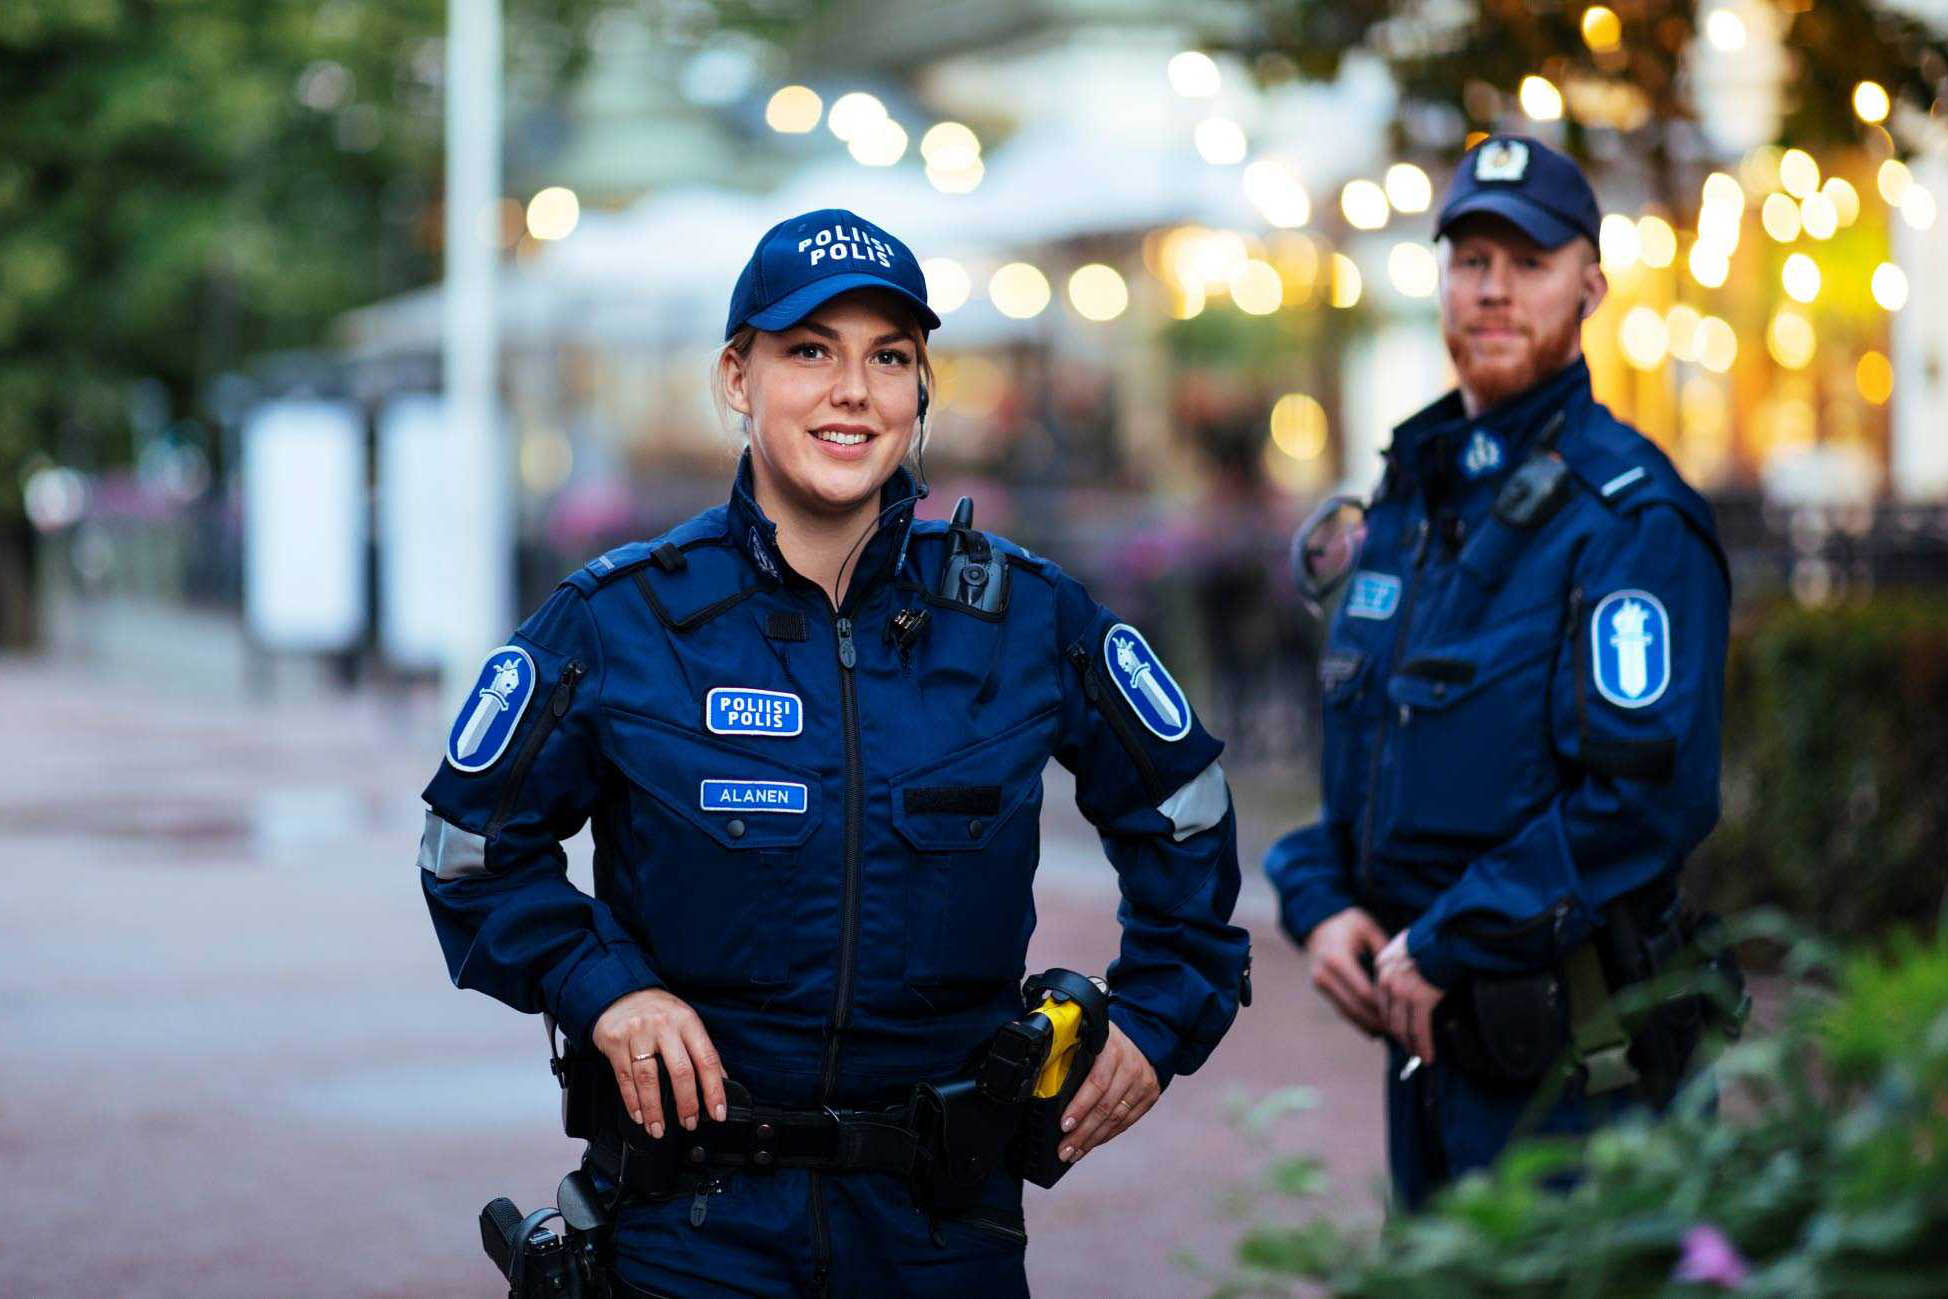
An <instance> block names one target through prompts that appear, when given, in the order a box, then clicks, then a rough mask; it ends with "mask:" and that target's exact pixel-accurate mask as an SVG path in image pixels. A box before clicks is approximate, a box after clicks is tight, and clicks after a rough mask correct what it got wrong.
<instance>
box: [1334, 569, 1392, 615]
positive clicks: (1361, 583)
mask: <svg viewBox="0 0 1948 1299" xmlns="http://www.w3.org/2000/svg"><path fill="white" fill-rule="evenodd" d="M1399 607H1400V579H1399V578H1397V577H1395V576H1393V574H1391V573H1368V572H1363V571H1362V572H1358V573H1355V574H1353V590H1352V593H1351V594H1350V595H1348V596H1347V597H1346V616H1347V617H1348V618H1372V619H1375V620H1377V621H1382V622H1384V621H1385V620H1386V619H1388V618H1391V617H1393V611H1394V610H1395V609H1398V608H1399Z"/></svg>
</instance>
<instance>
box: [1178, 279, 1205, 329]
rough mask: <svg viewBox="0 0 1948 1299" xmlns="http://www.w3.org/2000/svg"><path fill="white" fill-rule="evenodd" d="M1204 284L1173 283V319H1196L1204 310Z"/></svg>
mask: <svg viewBox="0 0 1948 1299" xmlns="http://www.w3.org/2000/svg"><path fill="white" fill-rule="evenodd" d="M1204 302H1205V294H1204V286H1203V285H1201V284H1173V285H1172V286H1171V288H1170V317H1171V319H1172V320H1195V319H1196V318H1197V317H1198V316H1199V315H1201V314H1203V311H1204Z"/></svg>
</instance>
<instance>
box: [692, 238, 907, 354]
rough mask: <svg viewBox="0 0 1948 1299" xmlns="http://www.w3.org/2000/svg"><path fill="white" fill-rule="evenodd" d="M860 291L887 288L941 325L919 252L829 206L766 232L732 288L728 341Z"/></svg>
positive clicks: (790, 321) (794, 320)
mask: <svg viewBox="0 0 1948 1299" xmlns="http://www.w3.org/2000/svg"><path fill="white" fill-rule="evenodd" d="M853 289H885V290H886V291H888V292H889V293H893V294H895V295H897V296H899V297H902V298H904V299H906V300H907V301H908V302H910V303H912V304H913V306H914V308H915V312H916V314H917V315H918V316H919V318H920V324H921V327H922V328H925V329H928V330H934V329H938V328H940V317H939V316H937V315H935V314H934V312H933V308H932V307H929V306H928V305H927V279H926V276H924V275H922V274H921V273H920V263H919V261H918V260H917V259H916V258H915V257H914V256H913V250H912V249H910V248H908V247H907V246H906V245H905V244H903V243H901V242H900V241H899V240H898V239H895V238H894V237H893V236H892V235H889V234H887V233H886V232H885V231H884V230H882V229H880V228H879V227H878V226H876V225H874V224H873V223H872V222H870V221H868V220H866V219H865V218H863V217H860V216H858V215H857V214H855V213H852V212H848V211H846V210H845V209H844V208H821V209H819V210H818V211H816V212H807V213H805V214H804V215H802V216H795V217H792V218H790V219H789V220H785V221H780V222H779V223H778V224H777V225H775V226H772V227H771V228H770V229H769V230H767V231H765V232H764V237H763V238H761V239H759V240H758V246H757V250H756V251H755V252H753V253H752V254H751V260H750V261H748V262H746V263H745V264H744V271H743V273H742V274H741V275H739V276H738V277H737V287H736V288H735V289H733V290H732V291H731V305H730V319H729V321H728V322H726V323H725V325H724V337H725V338H726V339H728V338H730V336H731V335H733V334H735V333H736V332H737V331H738V329H739V328H740V327H742V326H744V325H751V326H753V327H755V328H757V329H762V330H767V331H771V330H779V329H786V328H788V327H790V326H792V325H795V324H797V323H798V322H799V321H801V320H803V319H804V318H805V317H806V316H809V315H811V314H812V312H814V311H816V310H818V309H819V308H820V307H821V306H823V305H824V304H825V303H827V302H829V301H830V300H831V299H833V298H835V297H837V296H838V295H839V294H841V293H848V292H850V291H852V290H853Z"/></svg>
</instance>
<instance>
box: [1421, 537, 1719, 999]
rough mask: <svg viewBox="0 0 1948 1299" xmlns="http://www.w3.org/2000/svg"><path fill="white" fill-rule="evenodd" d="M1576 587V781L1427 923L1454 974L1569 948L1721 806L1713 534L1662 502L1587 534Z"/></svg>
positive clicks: (1520, 964) (1566, 762)
mask: <svg viewBox="0 0 1948 1299" xmlns="http://www.w3.org/2000/svg"><path fill="white" fill-rule="evenodd" d="M1575 588H1576V589H1575V593H1574V594H1573V595H1572V596H1571V614H1572V619H1571V622H1570V625H1569V629H1568V634H1569V639H1568V641H1567V643H1566V644H1565V645H1563V646H1562V647H1561V649H1560V650H1559V651H1558V656H1557V662H1556V666H1555V671H1554V677H1553V682H1552V687H1551V693H1550V700H1551V704H1550V709H1551V717H1552V722H1551V728H1552V742H1553V744H1554V747H1555V751H1556V755H1557V759H1558V761H1559V762H1560V763H1561V764H1562V766H1563V768H1564V769H1565V770H1567V771H1570V772H1574V773H1576V775H1575V781H1574V783H1573V784H1572V785H1571V786H1570V787H1569V788H1568V789H1567V790H1566V791H1565V792H1564V793H1563V794H1561V795H1559V796H1558V797H1557V798H1556V799H1555V800H1554V801H1553V802H1552V803H1550V804H1549V806H1548V807H1547V808H1545V809H1544V810H1543V811H1542V812H1541V813H1540V814H1539V815H1538V816H1536V817H1535V818H1534V819H1533V820H1532V821H1530V822H1529V823H1528V824H1527V825H1526V826H1524V827H1523V828H1522V829H1521V830H1520V831H1519V832H1518V833H1516V835H1515V836H1514V837H1513V838H1511V839H1509V840H1507V841H1506V842H1504V843H1502V844H1500V845H1498V846H1497V847H1496V848H1495V849H1493V850H1492V851H1490V852H1488V853H1486V854H1484V855H1483V856H1481V857H1479V858H1477V859H1475V860H1474V861H1473V862H1471V863H1470V864H1469V866H1468V868H1467V870H1466V871H1464V872H1463V873H1462V875H1461V877H1460V878H1459V879H1458V880H1456V881H1455V883H1454V884H1453V885H1452V886H1451V887H1449V888H1448V890H1447V891H1446V892H1445V893H1443V894H1442V895H1441V896H1440V897H1439V898H1438V899H1436V900H1435V902H1434V904H1433V906H1431V907H1430V908H1429V909H1428V910H1427V911H1426V912H1424V913H1423V914H1422V915H1421V917H1420V919H1419V920H1417V921H1415V923H1414V925H1413V926H1412V928H1411V930H1410V931H1409V934H1408V940H1407V943H1408V951H1409V952H1410V953H1411V954H1412V956H1413V957H1414V961H1415V963H1416V964H1417V965H1418V966H1419V967H1420V970H1421V973H1422V974H1423V975H1425V976H1426V977H1427V978H1428V979H1429V980H1430V981H1431V982H1433V983H1436V984H1439V985H1441V986H1444V987H1445V986H1448V985H1450V984H1452V983H1453V982H1454V981H1455V980H1456V979H1457V978H1459V977H1460V976H1461V975H1462V974H1463V972H1465V971H1466V970H1469V969H1477V970H1486V971H1503V972H1512V971H1517V970H1523V969H1533V968H1536V967H1538V966H1540V965H1545V964H1548V963H1550V962H1552V961H1554V960H1556V959H1559V958H1560V957H1561V956H1562V955H1563V954H1565V953H1566V952H1568V951H1569V950H1570V949H1572V948H1574V947H1575V946H1576V945H1577V944H1579V943H1581V942H1582V941H1583V940H1584V939H1586V938H1587V937H1588V936H1589V935H1590V933H1591V931H1592V930H1593V929H1594V928H1595V926H1597V925H1599V924H1601V923H1602V918H1603V910H1604V908H1605V907H1607V906H1608V905H1609V904H1610V903H1612V902H1614V901H1615V900H1616V899H1618V898H1620V897H1622V896H1624V895H1625V894H1628V893H1631V892H1633V891H1634V890H1636V889H1639V888H1641V887H1643V886H1644V885H1647V884H1649V883H1651V882H1653V881H1654V880H1656V879H1657V878H1659V877H1660V876H1666V875H1670V874H1673V873H1675V872H1676V871H1677V869H1678V868H1679V867H1680V866H1681V865H1682V864H1683V861H1684V858H1685V856H1686V855H1687V854H1688V853H1689V852H1690V851H1691V850H1692V849H1693V848H1695V847H1696V846H1697V845H1698V844H1699V843H1700V842H1702V841H1703V840H1704V837H1705V836H1706V835H1707V834H1709V833H1710V832H1711V828H1712V826H1713V825H1715V824H1716V823H1717V820H1718V767H1719V729H1720V727H1721V725H1722V724H1723V716H1724V673H1725V642H1726V637H1727V621H1728V604H1729V595H1730V593H1729V591H1728V589H1727V586H1726V580H1725V577H1724V571H1723V569H1722V567H1721V565H1720V561H1719V557H1718V554H1717V552H1716V550H1715V548H1714V547H1713V545H1712V543H1711V542H1710V541H1708V540H1707V539H1706V538H1705V536H1704V535H1703V534H1702V533H1700V532H1699V531H1697V530H1696V529H1695V528H1694V526H1693V525H1692V524H1691V523H1690V522H1689V521H1688V520H1687V519H1686V518H1685V517H1684V516H1683V515H1682V514H1680V513H1679V512H1678V510H1677V509H1676V508H1674V507H1672V506H1669V505H1666V504H1651V505H1648V506H1646V507H1645V508H1642V509H1640V510H1639V511H1637V512H1636V513H1634V514H1631V515H1628V516H1625V517H1624V518H1622V519H1619V520H1617V521H1616V523H1615V524H1614V526H1613V527H1611V528H1610V529H1609V530H1608V531H1607V532H1605V533H1604V534H1602V535H1600V536H1599V537H1597V538H1596V539H1595V540H1593V541H1592V542H1590V543H1589V545H1588V546H1587V547H1586V548H1585V550H1584V552H1583V554H1582V556H1581V558H1580V559H1579V560H1578V563H1577V565H1576V569H1575Z"/></svg>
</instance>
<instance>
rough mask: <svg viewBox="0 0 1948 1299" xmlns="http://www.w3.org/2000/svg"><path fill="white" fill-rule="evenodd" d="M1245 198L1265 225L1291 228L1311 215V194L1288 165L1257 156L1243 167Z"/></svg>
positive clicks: (1305, 220)
mask: <svg viewBox="0 0 1948 1299" xmlns="http://www.w3.org/2000/svg"><path fill="white" fill-rule="evenodd" d="M1243 184H1244V191H1245V199H1246V201H1248V202H1249V203H1250V204H1251V205H1252V206H1253V207H1255V208H1257V209H1258V214H1259V215H1260V216H1262V217H1264V218H1265V222H1266V224H1268V225H1273V226H1277V227H1278V228H1279V229H1281V230H1293V229H1296V228H1298V227H1299V226H1302V225H1304V224H1305V223H1306V222H1308V221H1310V220H1311V219H1312V196H1311V195H1309V194H1307V193H1306V192H1305V185H1304V184H1303V183H1302V182H1301V181H1300V180H1299V177H1298V174H1297V173H1296V172H1294V171H1293V170H1292V168H1291V167H1290V166H1288V165H1287V164H1285V163H1283V162H1279V161H1276V160H1274V159H1271V158H1260V159H1259V160H1258V161H1256V162H1254V163H1252V164H1251V165H1250V166H1248V167H1246V168H1245V171H1244V182H1243Z"/></svg>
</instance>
